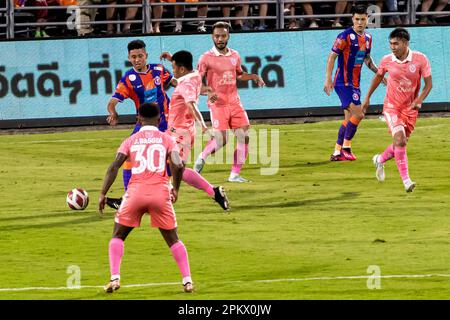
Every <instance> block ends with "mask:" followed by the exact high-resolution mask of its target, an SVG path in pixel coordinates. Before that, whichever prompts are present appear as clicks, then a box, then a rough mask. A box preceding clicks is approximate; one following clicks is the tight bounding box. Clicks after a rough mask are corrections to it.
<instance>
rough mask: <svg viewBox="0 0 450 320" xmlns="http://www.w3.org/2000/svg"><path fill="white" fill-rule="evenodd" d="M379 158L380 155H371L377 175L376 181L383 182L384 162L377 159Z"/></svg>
mask: <svg viewBox="0 0 450 320" xmlns="http://www.w3.org/2000/svg"><path fill="white" fill-rule="evenodd" d="M379 158H380V155H379V154H376V155H374V156H373V158H372V161H373V164H374V165H375V168H376V171H375V176H376V177H377V179H378V181H380V182H383V181H384V178H385V177H386V176H385V174H384V164H383V163H381V162H379V161H378V159H379Z"/></svg>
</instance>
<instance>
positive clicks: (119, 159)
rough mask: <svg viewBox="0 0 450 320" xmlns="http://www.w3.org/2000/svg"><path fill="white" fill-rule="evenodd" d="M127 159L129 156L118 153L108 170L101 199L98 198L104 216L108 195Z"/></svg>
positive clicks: (99, 208) (99, 207)
mask: <svg viewBox="0 0 450 320" xmlns="http://www.w3.org/2000/svg"><path fill="white" fill-rule="evenodd" d="M126 159H127V155H125V154H123V153H120V152H119V153H117V155H116V159H114V162H113V163H111V165H110V166H109V168H108V170H107V171H106V176H105V180H104V182H103V187H102V190H101V191H100V197H99V198H98V210H99V211H100V213H102V214H103V209H104V208H105V204H106V194H107V193H108V191H109V188H111V186H112V184H113V183H114V181H115V180H116V177H117V172H118V171H119V169H120V167H121V166H122V165H123V163H124V162H125V160H126Z"/></svg>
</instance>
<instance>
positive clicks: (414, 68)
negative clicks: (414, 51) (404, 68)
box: [409, 64, 417, 73]
mask: <svg viewBox="0 0 450 320" xmlns="http://www.w3.org/2000/svg"><path fill="white" fill-rule="evenodd" d="M416 70H417V68H416V65H415V64H410V65H409V71H410V72H411V73H414V72H416Z"/></svg>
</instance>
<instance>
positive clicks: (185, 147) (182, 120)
mask: <svg viewBox="0 0 450 320" xmlns="http://www.w3.org/2000/svg"><path fill="white" fill-rule="evenodd" d="M161 58H164V59H168V60H169V61H171V62H172V71H173V74H174V76H175V77H176V79H177V83H178V84H177V86H176V87H175V90H174V92H173V93H172V99H171V101H170V112H169V121H168V132H169V134H170V135H171V136H173V137H174V138H175V139H176V142H177V144H178V147H179V149H180V155H181V158H182V160H183V164H184V166H185V165H186V162H188V160H189V156H190V152H191V149H192V147H193V145H194V140H195V134H196V129H195V122H198V123H199V124H200V126H201V128H202V132H203V133H204V132H206V131H207V130H208V127H207V126H206V124H205V121H204V120H203V116H202V114H201V113H200V111H199V110H198V108H197V103H198V98H199V96H200V94H201V92H202V89H203V90H206V89H209V90H210V88H208V87H203V83H202V77H201V76H200V74H199V72H198V71H197V70H193V67H192V62H193V58H192V54H191V53H190V52H189V51H185V50H181V51H178V52H176V53H175V54H174V55H173V56H172V55H171V54H170V53H168V52H164V53H163V54H162V55H161ZM183 181H184V182H186V183H187V184H189V185H190V186H192V187H194V188H196V189H199V190H203V191H205V192H206V193H207V194H208V195H209V196H210V197H212V198H214V200H215V201H216V202H217V203H218V204H219V205H220V206H221V207H222V209H224V210H228V209H229V204H228V198H227V196H226V193H225V189H224V188H223V187H222V186H218V187H214V186H213V185H212V184H210V183H209V182H208V181H207V180H206V179H205V178H203V177H202V176H201V175H200V174H199V173H198V172H196V171H195V170H192V169H190V168H186V167H185V169H184V173H183Z"/></svg>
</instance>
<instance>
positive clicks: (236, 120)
mask: <svg viewBox="0 0 450 320" xmlns="http://www.w3.org/2000/svg"><path fill="white" fill-rule="evenodd" d="M210 112H211V123H212V126H213V128H214V129H216V130H228V129H238V128H242V127H245V126H249V125H250V121H249V120H248V116H247V112H246V111H245V110H244V108H243V107H242V105H241V104H240V103H239V104H234V105H227V106H212V107H211V109H210Z"/></svg>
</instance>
